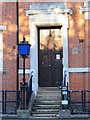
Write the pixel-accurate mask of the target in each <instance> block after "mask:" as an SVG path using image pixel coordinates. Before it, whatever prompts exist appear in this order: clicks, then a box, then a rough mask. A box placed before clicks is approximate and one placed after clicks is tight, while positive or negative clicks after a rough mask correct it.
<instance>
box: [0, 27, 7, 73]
mask: <svg viewBox="0 0 90 120" xmlns="http://www.w3.org/2000/svg"><path fill="white" fill-rule="evenodd" d="M3 30H6V26H2V25H0V72H2V71H3V37H2V31H3Z"/></svg>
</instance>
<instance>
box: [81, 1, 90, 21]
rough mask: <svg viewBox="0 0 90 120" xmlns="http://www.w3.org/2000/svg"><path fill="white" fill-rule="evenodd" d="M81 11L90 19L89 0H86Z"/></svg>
mask: <svg viewBox="0 0 90 120" xmlns="http://www.w3.org/2000/svg"><path fill="white" fill-rule="evenodd" d="M80 11H81V12H82V13H83V14H84V17H85V19H86V20H87V19H88V20H89V19H90V3H89V2H88V1H87V2H86V1H85V2H84V6H81V7H80Z"/></svg>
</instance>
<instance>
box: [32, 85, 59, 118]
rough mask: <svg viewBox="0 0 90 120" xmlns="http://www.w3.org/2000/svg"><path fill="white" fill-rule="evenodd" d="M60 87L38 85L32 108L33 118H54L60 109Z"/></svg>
mask: <svg viewBox="0 0 90 120" xmlns="http://www.w3.org/2000/svg"><path fill="white" fill-rule="evenodd" d="M60 99H61V97H60V89H59V88H56V87H55V88H54V87H40V88H39V90H38V94H37V97H36V100H35V102H34V106H33V109H32V113H31V114H32V117H33V118H56V117H57V116H58V114H59V110H60V104H61V102H60Z"/></svg>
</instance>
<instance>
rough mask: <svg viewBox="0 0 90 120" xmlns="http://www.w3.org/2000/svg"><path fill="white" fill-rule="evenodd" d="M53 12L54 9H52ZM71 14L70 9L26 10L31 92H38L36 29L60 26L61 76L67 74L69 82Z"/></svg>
mask: <svg viewBox="0 0 90 120" xmlns="http://www.w3.org/2000/svg"><path fill="white" fill-rule="evenodd" d="M54 10H55V9H54ZM69 12H70V13H72V12H71V10H70V9H63V11H61V10H60V12H59V8H57V11H55V12H53V11H51V12H50V11H49V12H48V11H47V10H46V11H45V10H44V12H43V11H39V10H36V11H35V10H27V11H26V15H28V16H29V20H30V44H31V45H32V46H31V53H30V62H31V70H33V72H34V75H33V82H32V84H33V90H34V91H35V93H37V90H38V35H37V29H38V27H42V26H44V27H45V26H62V28H61V31H62V39H63V65H64V66H63V67H64V69H63V74H64V70H65V71H66V74H67V78H66V80H67V82H69V72H68V71H67V70H66V69H68V13H69Z"/></svg>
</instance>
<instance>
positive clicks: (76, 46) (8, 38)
mask: <svg viewBox="0 0 90 120" xmlns="http://www.w3.org/2000/svg"><path fill="white" fill-rule="evenodd" d="M57 2H58V4H61V3H62V4H63V7H62V6H60V7H59V8H58V6H57ZM48 3H49V5H46V4H48ZM55 3H56V6H55V5H54V4H55ZM38 4H40V8H38V7H36V6H38ZM43 4H44V5H46V7H45V9H44V10H45V11H44V10H43V11H44V12H43V13H42V7H43ZM0 6H1V7H0V8H1V11H2V20H1V21H0V24H1V25H0V49H1V50H0V71H1V76H2V77H1V78H0V79H1V83H2V85H1V87H2V88H1V89H3V90H16V89H17V84H18V85H20V82H21V81H22V58H20V57H19V70H18V72H17V43H19V41H20V40H22V39H23V35H25V37H26V40H27V41H29V43H31V45H32V47H31V53H30V57H29V58H28V59H27V60H26V70H27V71H26V80H29V78H30V71H34V77H33V90H34V91H35V92H37V89H38V86H39V85H38V81H39V80H37V79H39V77H38V73H39V70H38V65H39V63H38V54H37V52H38V48H37V46H38V43H36V44H33V42H37V40H38V38H37V37H36V36H38V34H36V33H37V31H38V28H42V27H43V26H44V28H45V27H46V26H47V27H50V28H52V27H53V26H54V27H58V26H60V25H61V26H64V27H63V30H62V36H63V37H62V39H63V76H64V73H65V72H66V74H67V77H66V80H67V82H68V83H69V87H70V89H71V90H89V89H90V88H89V84H90V81H89V76H90V70H89V66H90V65H89V64H90V62H89V56H90V55H89V54H90V52H89V51H90V50H89V49H90V45H89V44H90V43H89V38H90V35H89V32H90V28H89V22H90V15H89V6H90V5H89V3H88V2H67V3H63V2H60V1H56V2H54V1H45V2H44V1H39V0H38V1H35V3H34V1H30V2H29V1H28V2H19V3H18V13H19V14H18V18H17V3H16V2H1V3H0ZM30 6H31V7H30ZM33 6H35V8H34V7H33ZM50 7H51V8H50ZM49 8H50V11H48V9H49ZM40 10H41V11H40ZM55 10H56V11H55ZM49 16H50V18H49ZM52 16H53V17H52ZM41 17H42V18H41ZM45 17H46V18H47V17H48V18H47V19H46V18H45ZM17 19H18V21H19V24H18V29H19V30H18V33H19V40H17ZM64 21H65V22H64ZM65 35H66V36H65ZM36 49H37V50H36ZM30 59H31V60H30ZM30 69H31V70H30ZM17 73H18V74H19V75H17ZM17 77H19V83H17ZM63 79H64V77H63Z"/></svg>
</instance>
